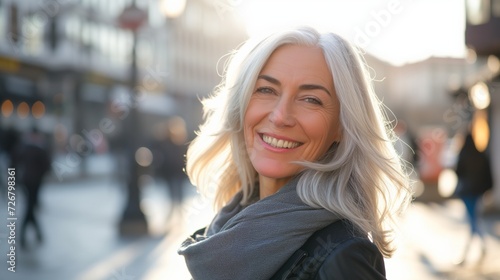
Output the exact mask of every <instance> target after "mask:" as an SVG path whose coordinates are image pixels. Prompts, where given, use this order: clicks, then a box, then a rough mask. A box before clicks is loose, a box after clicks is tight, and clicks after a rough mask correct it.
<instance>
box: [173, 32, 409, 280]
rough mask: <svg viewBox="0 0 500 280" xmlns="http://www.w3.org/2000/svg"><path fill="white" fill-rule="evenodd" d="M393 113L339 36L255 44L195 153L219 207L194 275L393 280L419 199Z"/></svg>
mask: <svg viewBox="0 0 500 280" xmlns="http://www.w3.org/2000/svg"><path fill="white" fill-rule="evenodd" d="M381 108H382V107H381V104H380V102H379V101H378V99H377V98H376V95H375V93H374V92H373V89H372V86H371V81H370V78H369V76H368V72H367V71H366V69H365V64H364V62H363V59H362V57H361V56H360V55H359V53H358V51H357V50H356V49H355V48H354V47H353V46H352V45H351V44H350V43H349V42H347V41H346V40H344V39H343V38H341V37H340V36H338V35H336V34H333V33H325V34H321V33H319V32H317V31H316V30H314V29H312V28H308V27H302V28H294V29H286V30H283V31H278V32H275V33H273V34H271V35H268V36H266V37H264V38H256V39H251V40H249V41H248V42H246V44H244V45H243V46H242V47H241V48H240V49H239V50H238V51H237V52H236V53H235V55H234V56H233V57H232V59H231V62H230V64H229V66H228V68H227V70H226V72H225V76H224V79H223V81H222V83H221V84H220V86H219V87H218V88H217V90H216V91H215V92H214V94H213V96H212V97H210V98H208V99H206V100H205V101H204V109H205V117H206V120H205V123H204V124H203V125H202V126H201V127H200V131H199V134H198V136H197V138H196V139H195V140H194V141H193V142H192V143H191V145H190V146H189V150H188V153H187V173H188V175H189V177H190V179H191V181H192V182H193V183H194V185H196V186H197V187H199V188H200V189H201V190H203V189H205V190H209V191H210V190H211V191H214V192H215V204H216V206H217V207H218V208H219V212H218V214H217V215H216V217H215V218H214V220H213V221H212V222H211V223H210V224H209V226H208V227H207V228H204V229H200V230H199V231H197V232H196V233H194V234H193V235H192V236H190V237H189V238H188V239H186V241H185V242H184V243H183V244H182V246H181V248H180V249H179V254H181V255H183V256H184V257H185V259H186V264H187V266H188V269H189V271H190V272H191V274H192V276H193V278H194V279H292V278H293V279H385V267H384V257H390V256H391V255H392V253H393V252H394V248H393V247H392V239H391V237H392V236H391V234H392V226H391V223H392V222H394V221H395V218H396V217H397V214H399V213H401V212H400V210H402V209H404V208H405V206H407V204H408V203H409V202H410V199H411V193H410V191H409V185H408V184H409V181H408V176H407V174H406V173H405V172H404V167H403V166H402V162H401V159H400V158H399V156H398V154H397V153H396V151H395V149H394V146H393V143H392V141H393V139H392V136H391V135H392V131H391V130H390V129H389V128H387V127H385V125H384V124H385V123H386V120H385V119H384V117H383V116H384V114H383V111H382V109H381ZM318 240H328V242H327V243H324V242H323V243H320V242H318ZM214 256H216V257H214Z"/></svg>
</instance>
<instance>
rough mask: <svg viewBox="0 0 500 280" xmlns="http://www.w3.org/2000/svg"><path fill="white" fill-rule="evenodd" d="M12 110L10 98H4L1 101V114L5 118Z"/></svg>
mask: <svg viewBox="0 0 500 280" xmlns="http://www.w3.org/2000/svg"><path fill="white" fill-rule="evenodd" d="M13 112H14V104H12V101H10V100H5V101H4V102H3V103H2V116H4V117H5V118H8V117H10V115H12V113H13Z"/></svg>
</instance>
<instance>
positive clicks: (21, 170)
mask: <svg viewBox="0 0 500 280" xmlns="http://www.w3.org/2000/svg"><path fill="white" fill-rule="evenodd" d="M12 164H13V166H14V167H16V170H17V174H19V175H18V176H19V178H18V180H19V182H20V183H21V184H22V185H24V187H25V190H26V197H27V201H26V213H25V215H24V218H23V222H22V225H21V233H20V240H21V241H20V242H21V247H23V248H26V238H27V229H28V226H29V225H32V226H33V228H34V230H35V233H36V237H37V240H38V242H42V239H43V237H42V230H41V228H40V225H39V223H38V220H37V217H36V215H35V210H36V208H37V206H38V203H39V194H40V188H41V186H42V182H43V179H44V177H45V175H46V174H47V173H48V172H49V170H50V166H51V165H50V164H51V159H50V153H49V152H48V150H47V147H46V146H45V143H44V139H43V135H42V134H41V133H40V132H39V131H38V130H37V129H36V128H34V129H33V130H32V132H31V133H30V134H29V135H28V137H27V138H26V141H24V142H23V143H21V144H20V145H19V146H18V147H17V149H16V151H15V153H14V156H13V161H12Z"/></svg>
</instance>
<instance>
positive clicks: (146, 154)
mask: <svg viewBox="0 0 500 280" xmlns="http://www.w3.org/2000/svg"><path fill="white" fill-rule="evenodd" d="M135 161H136V162H137V164H139V165H140V166H143V167H148V166H150V165H151V163H152V162H153V153H152V152H151V150H150V149H148V148H146V147H140V148H139V149H137V151H136V152H135Z"/></svg>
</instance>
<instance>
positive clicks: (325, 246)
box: [272, 220, 385, 279]
mask: <svg viewBox="0 0 500 280" xmlns="http://www.w3.org/2000/svg"><path fill="white" fill-rule="evenodd" d="M296 277H298V279H332V278H335V279H385V266H384V259H383V256H382V254H381V253H380V251H379V250H378V249H377V247H376V246H375V244H373V243H372V242H371V241H370V240H369V239H368V237H367V234H366V233H363V232H361V231H359V230H357V229H356V228H355V227H354V226H353V224H352V223H350V222H349V221H347V220H340V221H336V222H334V223H332V224H330V225H328V226H327V227H325V228H323V229H321V230H318V231H316V232H315V233H314V234H313V235H312V236H311V237H310V238H309V239H308V240H307V241H306V243H304V245H302V246H301V247H300V249H299V250H297V251H296V252H295V253H294V254H293V255H292V256H291V257H290V258H289V259H288V261H287V262H286V263H285V264H284V265H283V266H282V268H281V269H280V270H279V271H278V272H277V273H276V274H275V276H274V277H273V278H272V279H292V278H293V279H295V278H296Z"/></svg>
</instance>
